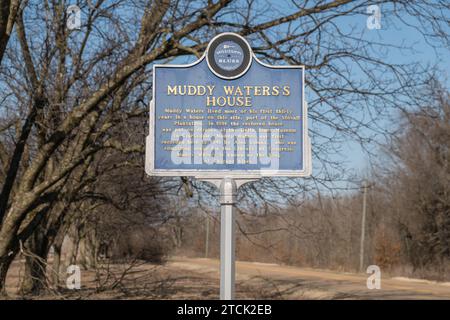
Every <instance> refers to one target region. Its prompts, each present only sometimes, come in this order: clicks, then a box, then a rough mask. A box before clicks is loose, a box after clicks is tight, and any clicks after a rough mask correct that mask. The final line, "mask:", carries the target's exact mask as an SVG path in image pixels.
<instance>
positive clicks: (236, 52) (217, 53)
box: [206, 33, 252, 79]
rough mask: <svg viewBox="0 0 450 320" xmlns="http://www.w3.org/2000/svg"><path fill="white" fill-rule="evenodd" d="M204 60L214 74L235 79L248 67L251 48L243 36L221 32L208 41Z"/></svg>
mask: <svg viewBox="0 0 450 320" xmlns="http://www.w3.org/2000/svg"><path fill="white" fill-rule="evenodd" d="M206 60H207V62H208V66H209V68H210V69H211V71H212V72H213V73H214V74H215V75H216V76H218V77H221V78H223V79H236V78H239V77H240V76H242V75H243V74H244V73H246V72H247V70H248V68H249V67H250V64H251V62H252V59H251V49H250V46H249V44H248V43H247V41H245V39H244V38H243V37H241V36H239V35H237V34H235V33H222V34H220V35H218V36H216V37H215V38H214V39H212V40H211V42H210V43H209V45H208V49H207V54H206Z"/></svg>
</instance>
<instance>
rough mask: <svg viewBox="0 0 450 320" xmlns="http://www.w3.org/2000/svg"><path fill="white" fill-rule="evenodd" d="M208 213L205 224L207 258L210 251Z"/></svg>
mask: <svg viewBox="0 0 450 320" xmlns="http://www.w3.org/2000/svg"><path fill="white" fill-rule="evenodd" d="M205 213H206V222H205V224H206V226H205V230H206V231H205V258H208V252H209V214H208V212H205Z"/></svg>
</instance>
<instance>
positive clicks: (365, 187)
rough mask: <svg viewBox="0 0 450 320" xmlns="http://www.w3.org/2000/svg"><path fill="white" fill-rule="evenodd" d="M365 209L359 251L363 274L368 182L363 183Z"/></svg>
mask: <svg viewBox="0 0 450 320" xmlns="http://www.w3.org/2000/svg"><path fill="white" fill-rule="evenodd" d="M362 187H363V190H364V191H363V192H364V195H363V208H362V219H361V244H360V251H359V271H360V272H363V268H364V238H365V235H366V206H367V181H366V180H364V181H363V186H362Z"/></svg>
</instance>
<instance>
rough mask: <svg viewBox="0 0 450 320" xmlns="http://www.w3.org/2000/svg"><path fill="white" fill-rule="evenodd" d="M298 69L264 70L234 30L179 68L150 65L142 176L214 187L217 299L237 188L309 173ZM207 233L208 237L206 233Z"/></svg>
mask: <svg viewBox="0 0 450 320" xmlns="http://www.w3.org/2000/svg"><path fill="white" fill-rule="evenodd" d="M304 71H305V68H304V66H292V65H289V66H271V65H268V64H265V63H263V62H261V61H260V60H258V59H257V57H256V56H255V54H254V53H253V51H252V49H251V46H250V44H249V43H248V42H247V41H246V40H245V38H243V37H242V36H240V35H238V34H235V33H230V32H226V33H222V34H220V35H217V36H216V37H214V38H213V39H212V40H211V41H210V43H209V44H208V47H207V48H206V51H205V53H204V55H203V56H202V57H201V58H200V59H199V60H197V61H195V62H193V63H191V64H187V65H170V64H163V65H157V64H156V65H154V66H153V88H152V90H153V93H152V98H153V99H152V102H151V103H150V121H149V125H150V128H149V129H150V130H149V135H148V136H147V139H146V161H145V171H146V173H147V174H148V175H150V176H172V177H186V176H188V177H195V178H196V179H199V180H202V181H206V182H210V183H213V184H214V185H215V186H216V187H218V188H219V190H220V205H221V234H220V298H221V299H224V300H230V299H233V298H234V296H235V233H234V231H235V210H236V208H235V205H236V197H237V190H238V189H239V187H240V186H241V185H243V184H244V183H247V182H250V181H254V180H257V179H260V178H262V177H306V176H309V175H310V173H311V145H310V140H309V136H308V110H307V109H308V108H307V105H306V102H305V94H304V83H305V80H304V75H305V74H304ZM207 236H208V235H207Z"/></svg>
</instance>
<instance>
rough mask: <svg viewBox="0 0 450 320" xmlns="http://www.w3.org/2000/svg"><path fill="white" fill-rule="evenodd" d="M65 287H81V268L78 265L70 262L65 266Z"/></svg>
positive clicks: (78, 288)
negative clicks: (66, 275)
mask: <svg viewBox="0 0 450 320" xmlns="http://www.w3.org/2000/svg"><path fill="white" fill-rule="evenodd" d="M67 274H68V275H69V276H68V277H67V279H66V287H67V289H69V290H80V289H81V269H80V267H79V266H77V265H74V264H71V265H70V266H68V267H67Z"/></svg>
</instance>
